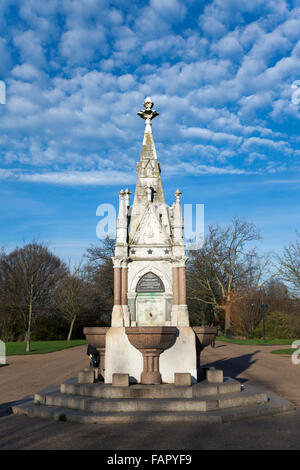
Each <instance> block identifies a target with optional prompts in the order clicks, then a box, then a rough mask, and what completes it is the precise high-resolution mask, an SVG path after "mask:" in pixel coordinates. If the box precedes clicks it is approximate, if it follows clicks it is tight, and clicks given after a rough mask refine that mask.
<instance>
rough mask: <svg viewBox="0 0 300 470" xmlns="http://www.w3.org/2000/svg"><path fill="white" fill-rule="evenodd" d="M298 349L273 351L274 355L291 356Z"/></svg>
mask: <svg viewBox="0 0 300 470" xmlns="http://www.w3.org/2000/svg"><path fill="white" fill-rule="evenodd" d="M295 351H296V349H276V350H275V351H271V352H272V354H289V355H292V354H293V353H294V352H295Z"/></svg>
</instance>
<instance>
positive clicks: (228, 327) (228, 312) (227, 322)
mask: <svg viewBox="0 0 300 470" xmlns="http://www.w3.org/2000/svg"><path fill="white" fill-rule="evenodd" d="M231 307H232V304H231V303H226V304H225V305H224V306H223V309H224V312H225V336H226V335H227V334H229V333H230V331H231Z"/></svg>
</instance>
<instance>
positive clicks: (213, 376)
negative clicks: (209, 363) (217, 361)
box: [206, 367, 223, 384]
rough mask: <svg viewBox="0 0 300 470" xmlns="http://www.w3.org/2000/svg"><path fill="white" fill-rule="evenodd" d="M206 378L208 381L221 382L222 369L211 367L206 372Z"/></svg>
mask: <svg viewBox="0 0 300 470" xmlns="http://www.w3.org/2000/svg"><path fill="white" fill-rule="evenodd" d="M206 380H207V382H208V383H211V384H212V383H214V384H216V383H223V371H222V370H220V369H215V368H214V367H211V368H210V369H208V371H207V372H206Z"/></svg>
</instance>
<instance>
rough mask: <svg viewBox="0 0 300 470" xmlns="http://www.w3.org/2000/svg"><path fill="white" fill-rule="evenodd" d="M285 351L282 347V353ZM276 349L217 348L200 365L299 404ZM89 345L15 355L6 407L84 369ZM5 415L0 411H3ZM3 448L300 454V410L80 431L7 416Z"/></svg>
mask: <svg viewBox="0 0 300 470" xmlns="http://www.w3.org/2000/svg"><path fill="white" fill-rule="evenodd" d="M283 348H284V347H283ZM272 349H278V347H277V346H275V347H271V346H270V347H269V346H240V345H235V344H229V343H221V342H217V347H216V348H215V349H213V348H211V347H208V348H206V349H205V350H204V351H203V353H202V361H201V362H202V365H203V366H205V365H210V366H213V365H214V366H216V367H222V368H223V369H224V372H225V374H226V375H229V376H232V377H235V378H237V379H239V380H240V381H241V382H243V381H244V382H245V381H249V383H251V384H253V385H257V386H259V387H261V388H265V389H266V390H272V391H274V392H275V393H277V394H278V395H280V396H282V397H284V398H287V399H289V400H291V401H293V402H294V403H295V404H296V405H298V406H299V404H300V397H299V394H300V392H299V390H300V365H299V366H295V365H293V364H292V363H291V358H290V357H287V356H278V355H272V354H270V351H271V350H272ZM85 351H86V347H83V346H80V347H76V348H72V349H68V350H65V351H59V352H56V353H51V354H47V355H40V356H28V357H24V356H19V357H17V356H14V357H11V358H9V362H10V365H9V366H7V367H2V368H1V369H0V411H1V403H2V404H3V403H7V402H11V401H13V400H18V399H20V398H22V397H24V395H28V394H33V393H34V392H36V391H39V390H40V389H42V388H44V387H46V386H48V385H52V384H57V383H61V382H63V381H64V380H66V379H68V378H70V377H74V376H76V375H77V373H78V371H79V370H80V369H82V368H83V367H87V365H88V358H87V356H86V354H85ZM0 416H1V413H0ZM0 449H112V450H113V451H115V450H116V449H119V450H125V449H128V450H134V449H149V450H156V449H157V450H158V449H165V450H168V449H173V450H175V449H177V450H191V449H300V408H298V409H297V410H296V411H295V412H290V413H285V414H281V415H278V416H268V417H261V418H256V419H253V420H246V421H242V422H235V423H227V424H222V425H203V424H202V425H201V424H200V425H199V424H191V423H189V424H182V425H180V426H174V425H173V424H167V423H150V424H149V423H148V424H147V425H143V424H139V425H117V424H116V425H109V426H108V425H105V426H102V425H82V424H78V423H68V422H67V423H61V422H52V421H48V420H43V419H39V418H28V417H26V416H15V415H7V416H4V415H3V416H2V417H1V418H0Z"/></svg>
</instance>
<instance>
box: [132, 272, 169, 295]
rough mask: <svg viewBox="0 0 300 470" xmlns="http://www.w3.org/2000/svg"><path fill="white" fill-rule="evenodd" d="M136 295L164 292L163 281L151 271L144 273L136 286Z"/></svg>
mask: <svg viewBox="0 0 300 470" xmlns="http://www.w3.org/2000/svg"><path fill="white" fill-rule="evenodd" d="M136 292H137V293H148V292H165V286H164V283H163V281H162V280H161V279H160V277H159V276H157V275H156V274H155V273H153V272H152V271H148V272H147V273H145V274H144V275H143V276H142V277H141V278H140V279H139V281H138V283H137V285H136Z"/></svg>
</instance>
